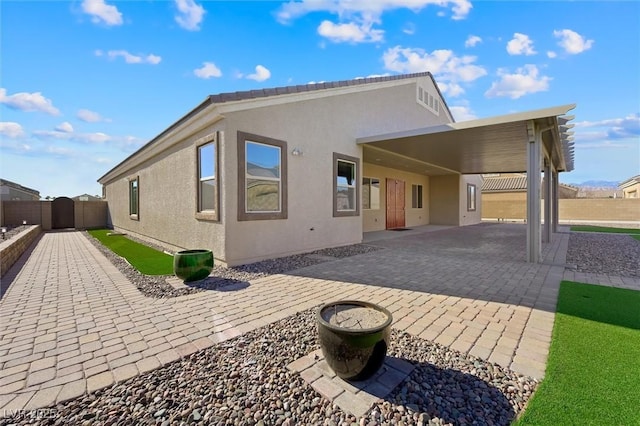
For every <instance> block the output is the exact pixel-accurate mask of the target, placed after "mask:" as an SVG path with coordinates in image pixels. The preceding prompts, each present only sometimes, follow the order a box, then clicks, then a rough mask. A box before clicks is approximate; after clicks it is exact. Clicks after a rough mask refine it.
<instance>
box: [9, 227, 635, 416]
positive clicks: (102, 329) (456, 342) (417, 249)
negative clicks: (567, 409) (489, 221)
mask: <svg viewBox="0 0 640 426" xmlns="http://www.w3.org/2000/svg"><path fill="white" fill-rule="evenodd" d="M403 234H405V233H403ZM523 236H524V227H522V226H519V225H504V224H502V225H494V226H482V225H480V226H472V227H465V228H452V229H449V230H441V231H438V232H435V233H431V234H430V235H428V236H426V235H424V234H419V233H415V234H413V235H407V236H405V235H401V236H399V237H397V238H393V239H385V240H380V241H376V242H374V243H373V244H375V245H378V246H381V247H386V248H387V250H378V251H374V252H371V253H366V254H363V255H359V256H354V257H351V258H346V259H341V260H337V261H332V262H325V263H322V264H318V265H314V266H311V267H308V268H304V269H301V270H298V271H293V272H291V273H289V274H281V275H272V276H269V277H265V278H261V279H258V280H255V281H252V282H251V283H250V285H249V286H248V287H245V288H242V289H238V290H236V291H224V292H221V291H206V292H201V293H197V294H192V295H188V296H181V297H177V298H171V299H152V298H147V297H145V296H144V295H142V294H141V293H140V292H139V291H138V290H137V289H136V288H135V286H134V285H133V284H132V283H131V282H129V281H128V280H127V279H126V278H125V277H124V276H123V275H122V274H121V273H120V272H119V271H118V270H117V269H116V268H115V266H113V265H112V264H111V263H110V262H109V260H108V259H107V258H105V257H104V256H103V255H102V254H101V253H100V252H99V251H98V250H97V249H96V248H95V247H93V245H92V244H91V243H90V242H89V241H88V240H87V239H86V237H85V236H84V235H83V234H82V233H80V232H60V233H46V234H44V235H43V236H42V238H41V239H40V240H39V241H38V242H37V245H36V246H35V248H34V249H33V251H32V252H31V254H30V256H29V257H28V258H26V259H21V260H20V261H19V262H18V264H17V265H16V266H14V268H13V269H12V270H10V271H9V272H8V273H7V275H5V277H3V281H5V280H6V281H5V283H6V282H11V285H10V287H9V289H8V290H7V292H6V293H5V295H4V296H3V298H2V299H1V300H0V319H1V321H0V415H8V414H9V413H11V412H14V410H20V409H37V408H42V407H46V406H49V405H51V404H53V403H55V402H61V401H64V400H68V399H72V398H76V397H78V396H80V395H82V394H84V393H85V392H91V391H93V390H96V389H100V388H102V387H107V386H111V385H112V384H113V383H115V382H119V381H122V380H126V379H127V378H129V377H132V376H134V375H137V374H142V373H144V372H147V371H150V370H152V369H154V368H158V367H160V366H161V365H164V364H167V363H169V362H172V361H174V360H177V359H179V358H181V357H185V356H188V355H189V354H191V353H193V352H195V351H198V350H201V349H204V348H207V347H209V346H211V345H214V344H216V343H218V342H220V341H223V340H228V339H231V338H234V337H236V336H239V335H241V334H242V333H244V332H247V331H250V330H253V329H256V328H258V327H261V326H263V325H266V324H269V323H271V322H274V321H277V320H280V319H282V318H285V317H288V316H290V315H293V314H294V313H296V312H300V311H303V310H306V309H309V308H312V307H314V306H317V305H318V304H320V303H325V302H329V301H331V300H336V299H347V298H357V299H361V300H367V301H370V302H374V303H380V304H382V305H384V306H385V307H387V308H388V309H389V310H390V311H391V312H392V313H393V316H394V324H393V327H394V328H396V329H399V330H403V331H407V332H409V333H411V334H414V335H416V336H419V337H421V338H424V339H428V340H433V341H436V342H438V343H441V344H444V345H447V346H450V347H452V348H453V349H457V350H459V351H462V352H466V353H470V354H472V355H476V356H479V357H481V358H484V359H488V360H489V361H493V362H496V363H498V364H500V365H502V366H504V367H507V368H510V369H512V370H514V371H516V372H519V373H522V374H526V375H529V376H532V377H535V378H542V377H543V375H544V369H545V363H546V357H547V353H548V348H549V343H550V340H551V330H552V327H553V320H554V312H555V302H556V299H557V292H558V288H559V283H560V281H561V280H562V279H575V280H578V281H581V282H589V280H590V279H592V278H593V279H597V280H598V282H597V283H601V282H602V283H603V284H608V285H616V286H627V288H636V289H640V282H639V281H640V280H634V279H627V278H622V279H620V278H619V277H602V276H600V275H598V276H597V277H590V276H589V274H577V273H573V272H571V271H566V272H565V268H564V265H563V263H564V261H563V253H564V254H566V247H567V240H568V234H563V233H560V234H556V235H555V239H554V242H553V243H552V244H550V245H548V246H547V247H546V248H545V255H546V257H547V258H549V262H550V263H542V264H528V263H525V262H523V261H522V260H519V259H520V258H519V256H520V255H522V257H521V258H522V259H524V254H523V253H524V252H523V250H524V240H523ZM256 301H259V303H258V302H256ZM308 374H311V373H308ZM317 380H320V377H318V378H317ZM321 383H322V382H321ZM341 395H342V396H341ZM341 397H342V398H350V397H351V395H347V394H342V393H341V394H339V395H336V396H335V398H341ZM354 404H355V402H354Z"/></svg>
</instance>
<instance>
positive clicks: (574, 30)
mask: <svg viewBox="0 0 640 426" xmlns="http://www.w3.org/2000/svg"><path fill="white" fill-rule="evenodd" d="M0 14H1V15H0V20H1V22H0V24H1V29H0V36H1V39H0V42H1V53H0V59H1V62H0V68H1V69H0V73H1V74H0V75H1V77H0V78H1V79H0V104H1V105H0V138H1V140H0V153H1V156H2V158H1V160H0V161H1V169H2V170H1V172H0V177H2V178H4V179H9V180H12V181H15V182H18V183H20V184H22V185H25V186H28V187H30V188H34V189H36V190H39V191H40V193H41V195H42V196H43V197H44V196H62V195H67V196H75V195H79V194H82V193H89V194H100V193H101V189H100V186H99V184H98V183H97V182H96V180H97V179H98V178H99V177H100V176H102V175H103V174H104V173H106V172H107V171H108V170H110V169H111V168H112V167H113V166H115V165H116V164H118V163H119V162H120V161H122V160H123V159H124V158H126V157H127V156H128V155H129V154H131V153H132V152H133V151H135V150H136V149H137V148H139V147H140V146H142V145H143V144H144V143H146V142H147V141H149V140H150V139H151V138H153V137H154V136H156V135H157V134H158V133H160V132H161V131H162V130H164V129H165V128H166V127H168V126H169V125H171V124H172V123H173V122H175V121H176V120H177V119H178V118H180V117H181V116H183V115H184V114H186V113H187V112H189V111H190V110H191V109H192V108H194V107H195V106H196V105H198V104H199V103H200V102H201V101H202V100H204V98H205V97H206V96H207V95H209V94H215V93H220V92H232V91H238V90H250V89H259V88H265V87H276V86H285V85H291V84H306V83H309V82H321V81H335V80H345V79H352V78H358V77H368V76H380V75H394V74H403V73H413V72H422V71H431V73H432V74H433V75H434V76H435V78H436V81H437V82H438V84H439V86H440V89H441V91H442V92H443V94H444V96H445V99H446V101H447V103H448V105H449V107H450V108H451V110H452V111H453V114H454V116H455V118H456V120H457V121H464V120H468V119H472V118H484V117H489V116H493V115H502V114H507V113H512V112H518V111H525V110H531V109H538V108H544V107H549V106H555V105H564V104H569V103H576V104H577V108H576V109H575V110H574V111H573V113H574V114H575V116H576V119H575V120H574V121H573V123H575V128H574V129H573V130H574V131H575V146H576V148H575V159H576V162H575V164H576V170H575V171H573V172H571V173H563V174H561V181H562V182H565V183H580V182H583V181H586V180H592V179H599V180H610V181H622V180H625V179H627V178H630V177H632V176H634V175H637V174H640V77H639V76H640V3H639V2H635V1H625V2H611V1H582V2H564V1H555V2H542V1H535V2H523V1H517V2H504V1H478V2H471V1H467V0H453V1H447V0H396V1H391V0H350V1H346V0H316V1H292V2H271V1H262V2H244V1H235V2H223V1H208V2H202V1H197V0H196V1H194V0H175V1H123V2H116V1H110V0H82V1H80V0H78V1H71V2H63V1H42V2H37V1H6V0H5V1H2V2H1V3H0Z"/></svg>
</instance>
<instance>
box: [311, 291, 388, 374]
mask: <svg viewBox="0 0 640 426" xmlns="http://www.w3.org/2000/svg"><path fill="white" fill-rule="evenodd" d="M392 321H393V317H392V316H391V312H389V311H388V310H387V309H385V308H383V307H382V306H379V305H376V304H374V303H369V302H363V301H359V300H340V301H337V302H330V303H327V304H325V305H324V306H322V307H320V309H318V312H317V314H316V323H317V324H318V337H319V340H320V347H321V348H322V353H323V355H324V358H325V360H326V361H327V364H329V367H331V368H332V369H333V371H335V373H336V374H337V375H338V376H339V377H341V378H342V379H345V380H353V381H358V380H366V379H368V378H369V377H371V376H373V375H374V374H375V373H376V371H378V370H379V369H380V367H382V364H383V363H384V359H385V356H386V355H387V347H388V346H389V336H390V334H391V322H392Z"/></svg>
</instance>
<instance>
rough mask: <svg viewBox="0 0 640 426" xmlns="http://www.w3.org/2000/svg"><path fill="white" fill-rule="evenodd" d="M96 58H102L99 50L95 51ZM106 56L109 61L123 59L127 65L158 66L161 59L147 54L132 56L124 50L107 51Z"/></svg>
mask: <svg viewBox="0 0 640 426" xmlns="http://www.w3.org/2000/svg"><path fill="white" fill-rule="evenodd" d="M95 55H96V56H103V55H104V53H103V52H102V51H101V50H96V51H95ZM107 56H108V57H109V59H115V58H117V57H122V58H124V61H125V62H126V63H127V64H151V65H158V64H159V63H160V61H162V58H161V57H160V56H157V55H154V54H149V55H133V54H131V53H129V52H127V51H126V50H109V51H108V52H107Z"/></svg>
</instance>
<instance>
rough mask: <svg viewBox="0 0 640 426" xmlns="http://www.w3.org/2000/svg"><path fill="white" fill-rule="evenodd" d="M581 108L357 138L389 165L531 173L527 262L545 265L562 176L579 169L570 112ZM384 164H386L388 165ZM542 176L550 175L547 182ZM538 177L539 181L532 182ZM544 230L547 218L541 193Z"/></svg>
mask: <svg viewBox="0 0 640 426" xmlns="http://www.w3.org/2000/svg"><path fill="white" fill-rule="evenodd" d="M574 108H575V104H570V105H562V106H556V107H550V108H545V109H540V110H535V111H527V112H521V113H516V114H508V115H502V116H496V117H490V118H484V119H479V120H470V121H464V122H460V123H449V124H446V125H442V126H433V127H427V128H421V129H414V130H408V131H402V132H397V133H390V134H384V135H374V136H368V137H362V138H358V139H357V143H358V144H360V145H362V146H363V151H364V153H363V155H364V158H365V159H366V158H367V155H368V153H371V152H375V153H376V154H378V153H379V154H384V155H376V156H379V157H381V158H383V159H386V160H385V161H388V162H389V164H391V163H392V162H393V163H395V164H396V166H397V163H398V162H402V161H405V162H407V163H412V164H415V163H416V162H418V163H420V164H421V165H422V166H423V167H425V168H428V169H432V170H434V172H436V173H437V171H440V172H441V173H454V174H487V173H512V172H518V173H522V172H526V173H527V260H528V261H529V262H533V263H538V262H540V260H541V252H542V244H541V243H542V242H545V243H548V242H551V238H552V234H553V233H554V232H557V227H558V184H559V180H558V174H559V173H560V172H569V171H571V170H573V166H574V165H573V163H574V154H573V136H572V133H573V132H571V131H570V129H571V128H572V127H573V124H568V122H569V121H571V120H572V119H573V118H574V117H573V116H567V113H568V112H569V111H570V110H572V109H574ZM383 165H384V164H383ZM540 172H543V173H544V180H541V179H540V178H539V177H540ZM532 177H534V178H533V179H532ZM543 185H544V193H545V194H547V196H546V198H547V199H548V201H549V202H545V203H544V227H543V226H542V218H541V205H542V203H541V199H542V197H541V193H542V191H541V190H542V186H543Z"/></svg>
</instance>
